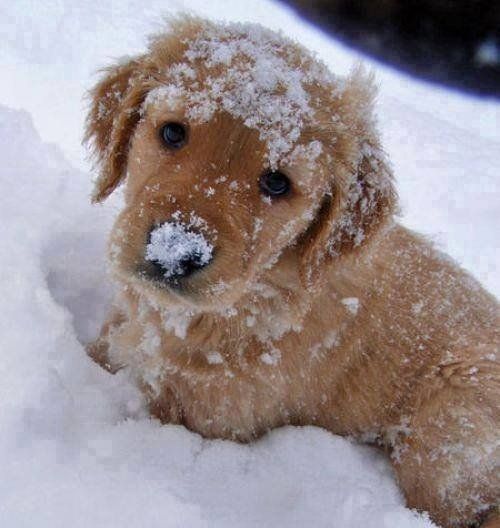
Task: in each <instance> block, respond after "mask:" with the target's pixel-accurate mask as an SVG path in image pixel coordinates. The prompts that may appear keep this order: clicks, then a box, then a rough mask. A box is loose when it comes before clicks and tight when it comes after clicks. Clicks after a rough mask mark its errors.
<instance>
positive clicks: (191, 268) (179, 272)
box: [149, 253, 208, 283]
mask: <svg viewBox="0 0 500 528" xmlns="http://www.w3.org/2000/svg"><path fill="white" fill-rule="evenodd" d="M207 264H208V262H203V261H202V258H201V255H200V254H199V253H193V254H192V255H186V256H184V257H183V258H182V259H180V260H179V261H178V262H177V264H176V266H175V269H171V268H168V267H166V266H164V265H163V264H162V263H161V262H159V261H158V260H151V261H150V262H149V267H150V268H151V273H150V275H151V276H153V277H154V278H156V279H161V280H166V281H167V282H173V283H175V282H177V281H178V280H179V279H181V278H184V277H189V275H192V274H193V273H194V272H195V271H197V270H200V269H202V268H204V267H205V266H207Z"/></svg>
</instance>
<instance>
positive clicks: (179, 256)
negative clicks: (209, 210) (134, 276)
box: [145, 222, 213, 284]
mask: <svg viewBox="0 0 500 528" xmlns="http://www.w3.org/2000/svg"><path fill="white" fill-rule="evenodd" d="M212 257H213V246H212V244H210V242H209V241H208V240H207V239H206V238H205V237H204V236H203V234H201V233H199V232H196V231H192V230H191V229H189V227H188V226H186V225H185V224H182V223H180V222H165V223H163V224H161V225H158V226H155V227H153V228H152V229H151V231H150V233H149V241H148V244H147V245H146V251H145V260H146V261H147V262H148V265H147V266H146V269H145V271H146V274H147V275H148V276H149V277H150V278H152V279H155V280H162V281H164V282H168V283H174V284H175V283H177V282H178V280H179V279H181V278H186V277H188V276H190V275H192V274H193V273H194V272H195V271H198V270H200V269H202V268H204V267H205V266H207V265H208V264H209V263H210V262H211V261H212Z"/></svg>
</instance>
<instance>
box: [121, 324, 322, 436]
mask: <svg viewBox="0 0 500 528" xmlns="http://www.w3.org/2000/svg"><path fill="white" fill-rule="evenodd" d="M111 345H112V346H111V349H112V351H114V352H113V354H114V356H115V361H118V362H119V363H121V364H124V365H127V367H128V368H129V369H130V370H131V371H132V374H133V375H134V377H135V378H136V379H137V381H138V383H139V384H140V385H141V386H142V387H143V388H144V390H145V392H146V393H147V394H148V396H149V399H150V400H151V402H152V410H153V413H154V414H156V415H157V416H159V417H160V418H161V419H162V421H165V422H174V423H183V424H184V425H186V426H187V427H189V428H190V429H193V430H195V431H197V432H199V433H201V434H203V435H204V436H207V437H219V438H232V439H238V440H250V439H251V438H254V437H257V436H259V435H260V434H262V433H263V432H265V431H266V430H268V429H270V428H273V427H277V426H280V425H283V424H287V423H298V422H300V420H299V418H298V417H299V416H300V415H302V414H304V413H305V410H306V408H307V409H309V408H314V407H315V406H316V403H317V402H309V399H311V395H313V394H315V392H314V391H311V390H310V387H309V386H310V384H311V383H312V382H313V378H315V375H314V374H313V370H315V369H311V368H310V367H311V366H310V365H307V366H306V365H304V368H303V369H302V368H296V367H294V366H292V363H293V362H290V361H289V359H290V358H289V357H288V355H287V354H286V351H285V350H280V349H278V348H277V347H274V346H271V345H270V344H269V343H267V344H265V343H261V342H259V341H258V340H251V342H247V343H241V342H240V343H235V344H234V349H233V350H231V351H230V352H231V353H229V354H228V350H227V347H231V344H228V343H226V344H225V347H226V349H225V350H223V349H221V348H220V347H219V348H217V347H216V346H211V345H210V344H209V343H206V344H200V345H199V346H198V347H196V350H193V347H192V346H190V348H189V349H188V347H187V345H183V344H182V342H179V340H172V339H168V334H167V336H166V335H165V333H163V334H162V332H161V331H159V329H158V328H157V326H156V325H154V324H141V325H137V324H134V323H129V324H126V325H124V326H123V327H122V328H121V329H120V331H119V332H117V333H116V334H115V335H114V336H113V343H112V344H111ZM118 355H119V357H117V356H118Z"/></svg>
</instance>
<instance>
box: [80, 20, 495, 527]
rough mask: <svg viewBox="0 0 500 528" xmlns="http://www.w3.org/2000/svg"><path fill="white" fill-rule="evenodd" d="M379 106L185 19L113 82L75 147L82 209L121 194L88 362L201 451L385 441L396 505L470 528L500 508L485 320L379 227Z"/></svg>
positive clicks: (402, 237) (261, 37) (235, 30)
mask: <svg viewBox="0 0 500 528" xmlns="http://www.w3.org/2000/svg"><path fill="white" fill-rule="evenodd" d="M373 92H374V90H373V86H372V82H371V79H370V78H369V76H368V77H367V76H366V75H365V74H364V73H363V72H362V71H360V70H359V69H358V70H357V71H355V72H354V73H353V74H352V75H351V76H349V77H348V78H339V77H337V76H335V75H333V74H332V73H330V72H329V71H328V70H327V68H326V67H325V66H324V65H323V64H322V63H320V62H319V61H318V60H316V59H315V58H314V56H313V55H312V54H310V53H309V52H308V51H306V50H305V49H304V48H302V47H300V46H299V45H297V44H295V43H293V42H291V41H289V40H287V39H285V38H283V37H282V36H281V35H278V34H276V33H273V32H271V31H268V30H266V29H264V28H262V27H260V26H257V25H247V24H244V25H241V24H217V23H212V22H207V21H203V20H200V19H195V18H180V19H176V20H174V21H173V22H171V24H170V28H169V30H168V31H167V32H166V33H165V34H162V35H160V36H157V37H155V38H154V39H152V41H151V43H150V46H149V51H148V52H147V53H145V54H144V55H141V56H137V57H134V58H130V59H128V60H126V61H124V62H122V63H120V64H117V65H115V66H112V67H110V68H109V69H107V70H106V72H105V74H104V76H103V77H102V79H101V81H100V82H99V83H98V84H97V86H96V87H95V88H94V89H93V91H92V93H91V97H92V104H91V108H90V113H89V116H88V121H87V134H86V138H87V140H88V141H90V142H91V143H92V145H93V148H94V150H95V154H96V156H97V159H98V162H99V166H100V174H99V176H98V178H97V181H96V187H95V193H94V195H93V200H94V201H95V202H100V201H102V200H104V199H105V198H106V197H107V196H108V195H109V194H110V193H111V192H112V191H113V190H114V189H115V188H116V187H117V186H118V185H119V184H120V183H122V182H124V183H125V193H124V196H125V206H124V209H123V211H122V212H121V214H120V215H119V216H118V218H117V220H116V223H115V226H114V228H113V231H112V234H111V240H110V246H109V248H110V260H111V264H112V269H113V272H114V274H115V276H116V278H117V281H118V283H119V285H120V286H121V289H120V291H119V293H118V296H117V298H116V302H115V307H114V310H113V312H112V313H111V314H110V315H109V319H108V320H107V322H106V323H105V324H104V327H103V330H102V333H101V335H100V337H99V338H98V339H97V341H96V342H95V343H93V344H92V345H90V346H89V347H88V350H89V354H90V355H91V357H93V358H94V359H95V360H96V361H98V362H99V363H100V364H101V365H103V366H104V367H105V368H107V369H108V370H110V371H116V370H117V369H119V368H122V367H126V368H128V369H129V370H130V372H131V373H132V375H133V376H134V377H135V379H136V380H137V383H138V384H139V385H140V386H141V387H142V389H143V391H144V393H145V394H146V396H147V399H148V401H149V403H150V409H151V413H152V414H153V415H154V416H156V417H158V418H159V419H160V420H162V421H163V422H165V423H178V424H184V425H185V426H186V427H188V428H189V429H191V430H193V431H196V432H198V433H200V434H201V435H203V436H204V437H207V438H227V439H232V440H237V441H241V442H247V441H251V440H252V439H255V438H257V437H259V436H260V435H262V434H264V433H265V432H266V431H269V430H270V429H272V428H275V427H279V426H282V425H285V424H296V425H317V426H320V427H324V428H326V429H328V430H330V431H332V432H333V433H335V434H341V435H352V436H354V437H358V438H360V439H364V440H367V441H371V442H376V443H378V444H380V445H383V446H385V447H386V448H387V449H388V450H389V451H390V453H391V457H392V461H393V464H394V468H395V471H396V473H397V477H398V480H399V483H400V485H401V487H402V489H403V491H404V493H405V496H406V499H407V504H408V506H409V507H411V508H418V509H419V510H427V511H428V512H429V513H430V515H431V517H432V518H433V519H434V520H435V521H436V522H437V523H439V524H441V525H443V526H446V527H457V526H460V527H462V526H467V525H469V524H470V523H473V522H481V521H482V520H483V519H486V517H487V516H488V515H490V514H491V512H495V511H496V510H495V508H496V507H497V506H496V505H497V501H498V492H499V480H498V479H499V477H498V471H497V470H498V468H497V464H498V445H499V437H498V426H499V407H498V403H499V382H500V369H499V365H498V362H497V350H498V320H499V311H498V305H497V302H496V300H495V299H494V298H493V297H492V296H491V295H489V294H488V293H487V292H486V291H484V290H483V289H482V288H481V286H480V285H479V284H478V283H477V282H476V281H475V280H474V279H473V278H472V277H470V276H469V275H468V274H467V273H465V272H464V271H462V270H461V269H460V268H459V267H458V266H457V265H456V264H455V263H453V262H452V261H451V260H450V259H449V258H447V257H446V256H444V255H442V254H440V253H438V252H437V251H436V250H435V249H433V248H432V247H431V245H430V244H429V243H428V242H427V241H426V240H424V239H423V238H422V237H420V236H419V235H417V234H415V233H413V232H411V231H409V230H408V229H405V228H404V227H401V226H400V225H398V224H397V223H395V221H394V219H393V214H394V210H395V207H396V194H395V191H394V187H393V179H392V175H391V170H390V167H389V166H388V164H387V162H386V160H385V157H384V154H383V152H382V150H381V146H380V143H379V139H378V134H377V131H376V129H375V126H374V119H373V116H372V99H373ZM401 118H402V119H404V116H401ZM491 522H495V520H494V519H493V521H491Z"/></svg>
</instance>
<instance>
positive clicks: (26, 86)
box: [0, 0, 500, 528]
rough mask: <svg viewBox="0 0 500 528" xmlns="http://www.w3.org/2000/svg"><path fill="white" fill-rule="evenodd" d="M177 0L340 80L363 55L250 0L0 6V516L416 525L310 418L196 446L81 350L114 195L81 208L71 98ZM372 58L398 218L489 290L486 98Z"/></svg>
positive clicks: (33, 0)
mask: <svg viewBox="0 0 500 528" xmlns="http://www.w3.org/2000/svg"><path fill="white" fill-rule="evenodd" d="M178 8H192V9H193V10H195V11H196V12H197V13H199V14H202V15H207V16H211V17H213V18H226V19H230V20H234V21H258V22H261V23H264V24H266V25H268V26H269V27H271V28H277V27H282V28H283V29H284V32H285V33H286V34H287V35H291V36H293V37H294V38H296V39H298V40H299V41H300V42H302V43H304V44H305V45H306V46H308V47H310V48H312V49H313V50H315V51H317V53H318V55H319V56H320V57H321V58H322V59H323V60H325V62H326V63H327V64H328V65H329V67H330V68H331V69H332V70H333V71H334V73H336V74H337V73H338V74H345V73H346V72H347V71H348V68H349V66H350V64H352V62H354V61H356V60H357V58H358V57H357V55H355V54H354V53H352V52H350V51H347V50H346V49H344V48H342V47H341V46H340V45H338V44H336V43H334V42H332V41H330V40H329V39H328V38H327V37H325V36H324V35H322V34H321V33H319V32H318V31H316V30H315V29H314V28H312V27H310V26H308V25H306V24H304V23H303V22H301V21H300V20H298V19H297V18H295V17H294V16H293V15H292V14H291V13H290V12H289V11H288V10H286V9H284V8H282V7H281V6H279V5H278V4H274V3H270V2H268V1H264V0H248V2H244V3H243V2H242V3H239V2H229V1H224V0H213V1H212V2H202V1H201V0H185V1H182V2H181V1H176V0H171V1H169V0H148V1H145V0H122V1H121V2H119V3H117V2H110V3H103V2H97V1H94V0H88V1H86V2H81V1H80V0H78V1H77V0H46V1H44V2H38V1H37V0H17V1H16V2H5V3H2V4H1V5H0V29H1V34H2V35H3V39H2V47H1V48H0V61H1V64H2V73H3V82H2V83H0V157H1V160H2V162H1V164H0V220H1V239H0V241H1V249H2V251H0V303H1V304H0V310H1V314H2V316H1V318H0V351H1V356H0V375H1V380H2V382H1V383H0V430H1V431H2V435H1V436H0V467H1V468H2V479H1V482H0V526H2V528H3V527H5V528H17V527H33V528H35V527H36V528H45V527H50V528H58V527H61V528H62V527H67V526H74V527H76V528H78V527H85V528H88V527H92V528H100V527H103V528H104V527H106V528H113V527H122V526H124V525H125V526H128V527H130V528H136V527H137V528H146V527H147V528H155V527H158V528H159V527H162V528H165V527H186V526H188V527H193V528H197V527H236V528H239V527H257V526H258V527H281V526H283V527H284V526H286V527H303V526H314V527H331V526H339V527H342V528H358V527H359V526H366V527H368V528H370V527H373V528H379V527H381V528H382V527H384V528H392V527H394V528H396V527H397V528H424V527H431V526H433V525H432V523H431V522H430V521H429V520H428V519H426V517H425V516H423V515H419V514H416V513H414V512H412V511H410V510H408V509H406V508H405V507H404V501H403V498H402V496H401V494H400V492H399V491H398V488H397V485H396V482H395V480H394V477H393V473H392V471H391V469H390V465H389V463H388V461H387V460H386V459H385V457H384V456H383V455H382V454H380V453H379V452H377V451H376V450H374V449H372V448H369V447H365V446H360V445H357V444H356V443H354V442H352V441H351V440H349V439H344V438H339V437H335V436H334V435H331V434H329V433H327V432H326V431H323V430H321V429H317V428H313V427H306V428H292V427H288V428H284V429H280V430H277V431H274V432H272V433H270V434H269V435H267V436H265V437H264V438H263V439H261V440H259V441H258V442H256V443H254V444H252V445H238V444H234V443H231V442H224V441H207V440H203V439H202V438H200V437H199V436H198V435H196V434H194V433H191V432H189V431H187V430H185V429H184V428H182V427H178V426H161V425H160V424H159V423H158V422H156V421H153V420H151V419H150V418H149V417H148V416H147V414H146V412H145V409H144V405H143V401H142V399H141V396H140V395H139V394H138V392H137V391H136V389H135V388H134V386H133V384H132V383H131V382H130V380H128V379H127V375H126V372H125V371H121V372H119V373H118V374H117V375H115V376H111V375H109V374H107V373H106V372H104V371H103V370H101V369H100V368H98V367H97V366H96V365H94V364H93V363H92V362H91V361H90V360H89V359H87V357H86V356H85V353H84V350H83V343H85V342H87V341H88V340H90V339H91V338H92V337H94V336H95V334H96V333H97V331H98V329H99V326H100V324H101V323H102V320H103V318H104V314H105V312H106V308H107V306H108V304H109V301H110V298H111V286H110V283H109V280H108V278H107V276H106V271H105V270H106V264H105V258H104V248H105V243H106V238H107V234H108V232H109V229H110V226H111V223H112V220H113V218H114V216H115V215H116V214H117V213H118V211H119V210H120V206H121V197H120V195H119V194H117V195H114V196H112V197H111V198H110V199H109V200H108V202H107V203H106V204H105V205H104V206H102V207H91V206H90V205H89V203H88V201H89V200H88V197H89V195H90V189H91V184H90V175H89V174H90V167H89V164H88V163H87V162H86V161H85V153H84V151H83V149H82V148H81V147H80V145H79V141H80V138H81V133H82V130H83V117H84V112H83V108H82V103H81V100H82V96H83V94H84V92H85V90H86V89H88V88H89V87H90V86H91V85H92V83H93V82H94V81H95V76H93V74H92V72H94V71H95V70H96V69H97V68H98V67H100V66H103V65H105V64H107V63H108V62H109V61H110V60H111V58H112V57H115V56H119V55H123V54H131V53H136V52H138V51H141V49H144V45H145V42H146V41H145V35H146V34H147V33H149V32H151V31H155V30H158V29H159V28H160V27H161V16H162V13H164V12H165V10H167V11H168V10H175V9H178ZM375 69H376V72H377V75H378V78H379V81H380V85H381V93H380V97H379V106H378V114H379V122H380V127H381V128H382V131H383V135H384V144H385V148H386V150H387V152H388V155H389V157H390V158H391V159H392V161H393V166H394V171H395V174H396V178H397V182H398V188H399V191H400V196H401V201H402V206H403V217H402V221H403V222H404V223H405V224H406V225H408V226H410V227H414V228H417V229H419V230H420V231H423V232H425V233H427V234H429V235H431V236H432V237H433V238H434V239H436V240H437V242H438V243H439V245H440V246H441V247H442V249H444V250H445V251H447V252H448V253H450V254H451V255H452V256H453V257H454V258H456V259H457V260H458V261H459V262H460V263H462V265H463V266H464V267H466V268H467V269H469V270H470V271H471V272H472V273H473V274H474V275H475V276H476V277H477V278H479V279H480V280H481V281H482V282H483V284H484V285H485V286H486V287H487V288H488V289H489V290H490V291H492V292H494V293H495V294H498V293H499V292H500V276H499V275H500V274H499V273H498V268H497V261H498V260H497V258H498V232H499V227H500V226H499V217H500V212H499V207H498V202H499V200H498V197H499V181H498V172H499V167H498V159H499V152H500V140H499V134H498V132H499V127H500V105H498V104H497V103H494V102H491V101H484V100H478V99H474V98H471V97H468V96H464V95H459V94H455V93H452V92H448V91H446V90H444V89H441V88H436V87H432V86H427V85H424V84H422V83H419V82H416V81H413V80H410V79H408V78H407V77H404V76H401V75H399V74H397V73H395V72H392V71H390V70H388V69H386V68H382V67H380V66H375ZM9 107H10V108H9ZM13 108H17V109H19V110H14V109H13ZM48 142H50V143H48ZM54 143H56V144H54ZM68 160H70V161H68ZM351 304H352V303H351ZM325 339H330V340H331V339H333V340H335V335H333V336H325ZM332 342H333V341H332Z"/></svg>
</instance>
